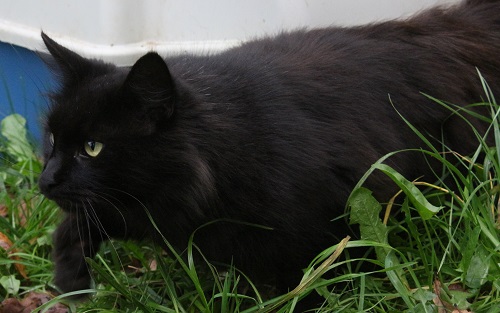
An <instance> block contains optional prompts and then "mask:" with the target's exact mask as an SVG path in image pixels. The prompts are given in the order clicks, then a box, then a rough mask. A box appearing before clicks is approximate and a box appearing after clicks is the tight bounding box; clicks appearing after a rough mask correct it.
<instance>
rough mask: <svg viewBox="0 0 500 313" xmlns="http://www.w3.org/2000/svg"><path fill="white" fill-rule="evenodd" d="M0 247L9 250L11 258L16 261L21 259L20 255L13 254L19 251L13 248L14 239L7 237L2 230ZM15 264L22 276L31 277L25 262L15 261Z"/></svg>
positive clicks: (8, 253)
mask: <svg viewBox="0 0 500 313" xmlns="http://www.w3.org/2000/svg"><path fill="white" fill-rule="evenodd" d="M0 248H2V249H3V250H5V251H6V252H7V255H8V256H9V259H11V260H14V261H19V260H20V259H19V257H18V256H13V255H11V254H12V253H15V252H17V251H16V249H12V241H10V239H9V237H7V236H6V235H5V234H4V233H2V232H0ZM14 266H15V267H16V269H17V271H18V272H19V274H21V276H22V277H23V278H24V279H29V278H28V275H27V274H26V267H25V266H24V265H23V264H21V263H17V262H14Z"/></svg>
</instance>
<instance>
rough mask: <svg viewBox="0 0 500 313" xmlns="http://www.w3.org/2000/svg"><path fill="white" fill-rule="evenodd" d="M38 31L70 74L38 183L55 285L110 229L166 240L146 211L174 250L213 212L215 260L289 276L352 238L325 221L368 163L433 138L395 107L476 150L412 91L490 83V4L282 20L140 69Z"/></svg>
mask: <svg viewBox="0 0 500 313" xmlns="http://www.w3.org/2000/svg"><path fill="white" fill-rule="evenodd" d="M42 37H43V39H44V41H45V44H46V46H47V48H48V49H49V51H50V53H51V54H52V56H53V57H54V59H55V61H56V62H55V63H56V64H57V66H58V68H59V69H60V72H61V73H62V76H61V87H60V90H59V91H58V92H57V93H56V94H55V95H53V105H52V107H51V110H50V112H49V113H48V117H47V123H46V132H47V135H46V139H45V161H46V165H45V170H44V172H43V173H42V175H41V178H40V182H39V184H40V189H41V191H42V192H43V194H44V195H46V196H47V197H48V198H50V199H53V200H55V201H56V202H57V203H58V204H59V205H60V206H61V208H62V209H63V210H64V211H66V213H67V217H66V220H65V221H64V222H63V223H62V224H61V225H60V227H59V228H58V230H57V232H56V234H55V245H56V246H55V250H54V251H55V261H56V284H57V285H58V286H59V287H60V288H61V289H62V290H63V291H71V290H78V289H82V288H86V287H88V284H89V281H90V278H89V274H88V272H87V271H86V269H85V266H84V260H83V256H93V255H94V253H95V250H96V249H97V247H98V246H99V244H100V242H102V241H103V240H107V239H108V237H115V238H144V237H147V238H152V239H154V240H158V234H157V233H156V232H155V231H154V229H153V228H152V227H151V223H150V221H149V219H148V217H147V214H146V213H145V209H147V210H148V211H149V212H150V213H151V215H152V217H153V218H154V220H155V222H156V224H157V225H158V226H159V227H160V230H161V232H162V233H163V234H164V235H165V236H166V238H167V239H168V240H169V241H170V242H171V243H172V244H174V246H175V247H177V248H179V249H183V248H184V247H185V246H186V242H187V239H188V237H189V236H190V235H191V234H192V233H193V231H194V230H196V229H197V228H199V227H200V226H202V225H204V224H206V223H208V222H211V221H214V220H223V221H219V222H217V223H214V224H211V225H210V226H207V227H204V228H202V229H200V230H199V231H198V232H197V234H196V237H195V242H196V243H197V245H198V246H199V247H200V248H201V250H202V251H203V253H204V254H205V255H206V256H207V258H208V259H209V260H212V261H220V262H225V263H230V262H231V261H233V262H234V264H235V265H236V266H237V267H239V268H240V269H242V270H243V271H244V272H246V273H247V274H249V275H250V277H252V278H255V279H263V278H269V277H274V278H275V279H276V281H274V282H275V283H277V284H278V286H279V287H282V288H287V287H293V284H295V283H297V282H298V279H299V277H300V275H301V271H300V269H301V268H304V267H306V266H307V265H308V262H309V261H310V260H311V259H312V258H313V257H314V256H315V254H316V253H318V252H319V251H321V250H322V249H323V248H326V247H328V246H330V245H332V244H335V243H337V242H338V240H339V238H343V237H344V236H346V235H348V234H349V233H350V232H349V230H348V227H347V226H346V223H345V221H343V220H341V221H337V222H335V223H333V222H330V220H332V219H335V218H336V217H337V216H339V215H340V214H342V213H343V212H344V207H345V204H346V200H347V198H348V196H349V193H350V191H351V189H352V188H353V186H354V185H355V184H356V182H357V181H358V180H359V179H360V177H361V176H362V175H363V173H364V172H365V171H366V170H367V169H368V168H369V167H370V165H371V164H372V163H373V162H374V161H376V160H377V159H378V158H380V157H381V156H383V155H384V154H386V153H388V152H391V151H394V150H399V149H405V148H419V147H425V145H424V144H423V143H422V142H421V141H420V140H419V139H418V138H417V136H415V135H414V134H413V132H412V131H411V130H410V129H409V128H408V127H407V126H406V125H405V123H404V122H403V120H402V119H401V117H400V116H399V115H398V113H397V112H396V110H395V108H396V109H397V110H398V111H399V112H400V113H401V114H402V115H403V116H405V117H406V118H407V119H408V120H409V121H410V122H411V123H412V124H413V125H415V126H416V127H417V128H418V129H419V130H421V131H423V132H424V133H426V134H428V135H430V136H432V137H434V138H436V141H435V143H437V139H439V138H441V136H442V131H443V136H444V139H445V141H446V143H447V144H448V145H449V146H450V147H451V148H452V149H454V150H456V151H458V152H460V153H463V154H466V153H470V152H472V151H473V150H474V148H475V147H476V145H477V140H476V139H475V137H474V136H473V134H472V132H471V131H470V128H469V127H468V126H467V125H466V124H465V123H463V122H462V121H461V120H460V119H459V118H456V117H450V112H449V111H448V110H446V109H445V108H443V107H442V106H440V105H438V104H436V103H435V102H433V101H430V100H428V99H427V98H426V97H425V96H423V95H422V94H421V92H423V93H426V94H429V95H432V96H433V97H436V98H438V99H442V100H445V101H448V102H451V103H454V104H458V105H467V104H470V103H474V102H479V101H481V99H482V97H483V98H484V92H483V90H482V87H481V84H480V81H479V78H478V74H477V72H476V67H477V68H478V69H479V70H480V71H481V73H482V75H483V76H484V77H485V78H486V79H487V81H488V82H489V84H490V87H491V88H492V90H493V91H494V92H495V93H496V94H499V95H500V81H499V79H498V77H499V72H498V71H499V69H500V58H499V51H500V2H499V1H485V0H483V1H480V0H469V1H466V2H464V3H462V4H460V5H458V6H455V7H452V8H450V9H443V8H435V9H431V10H429V11H426V12H424V13H421V14H419V15H416V16H414V17H412V18H410V19H408V20H403V21H390V22H384V23H380V24H373V25H368V26H363V27H355V28H325V29H315V30H298V31H294V32H289V33H288V32H286V33H281V34H279V35H277V36H275V37H269V38H263V39H259V40H254V41H250V42H247V43H244V44H242V45H241V46H240V47H237V48H234V49H230V50H228V51H226V52H222V53H220V54H213V55H205V56H195V55H181V56H177V57H170V58H167V59H166V60H163V59H162V58H161V57H159V56H158V55H157V54H156V53H148V54H146V55H145V56H143V57H142V58H141V59H140V60H139V61H137V63H135V65H134V66H133V67H132V68H118V67H115V66H113V65H110V64H105V63H103V62H100V61H96V60H88V59H85V58H82V57H80V56H78V55H77V54H75V53H73V52H71V51H69V50H67V49H65V48H63V47H62V46H60V45H58V44H57V43H55V42H54V41H52V40H51V39H50V38H49V37H47V36H46V35H44V34H42ZM389 98H390V99H391V101H392V103H393V104H394V107H393V106H392V105H391V102H390V101H389ZM476 122H477V121H476ZM476 127H478V129H480V130H481V129H482V130H484V129H485V125H480V124H479V123H478V122H477V123H476ZM50 134H53V136H54V139H55V140H54V146H52V145H51V143H50V142H49V141H50V139H49V138H50ZM89 140H95V141H98V142H102V143H103V144H104V149H103V150H102V152H101V153H100V154H99V155H98V156H97V157H95V158H92V157H89V156H88V155H86V154H85V152H84V149H83V144H84V143H85V142H87V141H89ZM388 162H389V163H390V164H391V165H392V166H394V167H395V168H396V169H397V170H398V171H399V172H401V173H402V174H403V175H404V176H406V177H407V178H409V179H413V178H416V177H418V176H420V175H425V176H424V180H428V181H433V180H435V177H434V176H433V175H432V174H431V173H432V172H431V171H430V170H429V168H428V164H427V162H426V161H425V160H424V158H423V157H422V155H420V154H418V153H413V154H411V153H401V154H398V155H396V156H394V157H393V158H391V159H390V160H389V161H388ZM367 184H368V187H369V188H371V189H372V190H373V191H374V192H375V194H376V195H377V197H378V198H379V199H380V200H382V201H385V200H387V199H388V198H389V196H390V195H392V194H393V192H394V191H395V188H394V186H393V184H391V183H390V182H389V180H388V179H387V178H385V177H384V176H383V175H373V176H372V177H371V178H370V179H369V181H368V182H367ZM228 220H233V221H241V222H245V223H251V224H256V225H263V226H266V227H269V228H272V230H269V229H262V228H257V227H252V226H248V225H244V224H241V223H233V222H230V221H228ZM158 241H160V242H161V240H158Z"/></svg>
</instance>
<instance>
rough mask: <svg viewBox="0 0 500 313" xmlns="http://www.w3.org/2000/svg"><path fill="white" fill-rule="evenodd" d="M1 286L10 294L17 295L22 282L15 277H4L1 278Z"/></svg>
mask: <svg viewBox="0 0 500 313" xmlns="http://www.w3.org/2000/svg"><path fill="white" fill-rule="evenodd" d="M0 285H2V287H3V288H4V289H5V290H7V293H8V294H11V295H17V294H18V292H19V287H21V281H20V280H18V279H16V277H15V276H14V275H10V276H2V277H1V278H0Z"/></svg>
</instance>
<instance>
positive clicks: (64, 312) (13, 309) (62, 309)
mask: <svg viewBox="0 0 500 313" xmlns="http://www.w3.org/2000/svg"><path fill="white" fill-rule="evenodd" d="M50 299H51V296H50V295H48V294H45V293H36V292H30V293H29V294H27V295H26V297H24V299H22V300H21V301H19V300H18V299H15V298H9V299H5V300H4V301H3V302H2V304H1V305H0V313H29V312H32V311H34V310H35V309H37V308H38V307H40V306H41V305H42V304H44V303H46V302H47V301H49V300H50ZM46 312H49V313H68V308H67V307H66V306H64V305H62V304H60V303H57V304H56V305H54V306H53V307H51V308H49V309H48V310H47V311H46Z"/></svg>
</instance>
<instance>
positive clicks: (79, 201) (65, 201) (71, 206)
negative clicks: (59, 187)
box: [42, 192, 93, 212]
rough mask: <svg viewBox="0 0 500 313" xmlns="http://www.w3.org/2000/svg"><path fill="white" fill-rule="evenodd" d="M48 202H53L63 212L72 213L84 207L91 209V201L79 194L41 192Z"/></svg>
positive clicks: (86, 196)
mask: <svg viewBox="0 0 500 313" xmlns="http://www.w3.org/2000/svg"><path fill="white" fill-rule="evenodd" d="M42 194H43V195H44V196H45V197H46V198H47V199H49V200H52V201H54V202H55V203H56V204H57V205H58V206H59V207H60V208H61V209H62V210H63V211H68V212H69V211H73V210H78V209H82V208H86V207H92V205H93V204H92V203H93V201H92V200H91V198H90V197H89V196H88V195H84V194H79V193H71V194H70V193H67V194H60V193H54V192H42Z"/></svg>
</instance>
